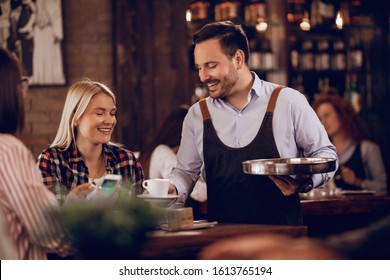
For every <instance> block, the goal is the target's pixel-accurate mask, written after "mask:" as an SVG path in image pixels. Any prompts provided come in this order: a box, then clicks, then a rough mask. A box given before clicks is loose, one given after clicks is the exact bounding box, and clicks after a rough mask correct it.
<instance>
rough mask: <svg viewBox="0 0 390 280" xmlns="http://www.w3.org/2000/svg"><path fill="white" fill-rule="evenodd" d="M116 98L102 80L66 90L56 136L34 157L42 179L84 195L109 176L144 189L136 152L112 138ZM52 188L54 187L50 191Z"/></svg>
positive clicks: (85, 82) (52, 184)
mask: <svg viewBox="0 0 390 280" xmlns="http://www.w3.org/2000/svg"><path fill="white" fill-rule="evenodd" d="M116 122H117V121H116V98H115V95H114V94H113V93H112V91H111V90H110V89H109V88H108V87H107V86H106V85H104V84H102V83H99V82H95V81H92V80H89V79H85V80H82V81H79V82H76V83H74V84H73V85H72V86H71V87H70V88H69V90H68V94H67V97H66V100H65V105H64V109H63V112H62V117H61V121H60V125H59V128H58V131H57V135H56V137H55V139H54V141H53V143H52V144H51V145H50V148H48V149H45V150H44V151H42V153H41V154H40V155H39V157H38V166H39V168H40V170H41V173H42V178H43V182H44V183H45V184H46V186H47V187H48V188H49V189H52V188H53V187H54V190H55V189H56V186H62V187H65V188H66V189H67V191H68V192H69V191H70V190H74V192H73V193H75V194H77V195H78V198H80V199H84V198H86V196H87V195H88V194H89V193H90V192H92V191H94V190H95V189H96V188H99V187H100V186H101V184H102V182H103V180H104V177H105V175H107V174H120V175H122V178H123V183H124V184H127V183H128V184H135V186H134V188H133V187H132V188H133V190H134V191H135V192H137V193H142V181H143V179H144V173H143V169H142V166H141V164H140V163H139V161H138V160H137V159H136V157H135V155H134V153H133V152H132V151H130V150H128V149H125V148H123V147H122V146H121V145H118V144H115V143H113V142H111V136H112V133H113V131H114V128H115V125H116ZM54 190H53V191H54Z"/></svg>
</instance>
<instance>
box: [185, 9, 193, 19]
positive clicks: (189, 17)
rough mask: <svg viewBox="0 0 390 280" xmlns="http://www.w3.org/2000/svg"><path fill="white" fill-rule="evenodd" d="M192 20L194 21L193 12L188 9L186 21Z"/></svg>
mask: <svg viewBox="0 0 390 280" xmlns="http://www.w3.org/2000/svg"><path fill="white" fill-rule="evenodd" d="M191 20H192V13H191V10H190V9H188V10H187V12H186V21H187V22H190V21H191Z"/></svg>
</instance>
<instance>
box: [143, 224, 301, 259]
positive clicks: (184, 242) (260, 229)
mask: <svg viewBox="0 0 390 280" xmlns="http://www.w3.org/2000/svg"><path fill="white" fill-rule="evenodd" d="M269 232H275V233H284V234H289V235H292V236H295V237H301V236H306V235H307V227H306V226H279V225H255V224H218V225H216V226H214V227H212V228H208V229H198V230H186V231H177V232H168V231H162V230H157V231H155V232H152V233H151V234H150V238H149V240H148V241H147V242H146V244H145V246H144V248H143V251H142V253H141V256H140V258H141V259H142V258H144V259H196V258H197V255H198V253H199V251H200V250H201V249H202V248H203V247H204V246H206V245H208V244H210V243H212V242H213V241H216V240H221V239H223V238H227V237H233V236H239V235H244V234H251V233H269Z"/></svg>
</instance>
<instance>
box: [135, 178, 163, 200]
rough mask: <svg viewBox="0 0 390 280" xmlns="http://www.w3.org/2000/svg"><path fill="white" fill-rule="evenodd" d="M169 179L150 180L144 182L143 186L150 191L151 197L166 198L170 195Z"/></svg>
mask: <svg viewBox="0 0 390 280" xmlns="http://www.w3.org/2000/svg"><path fill="white" fill-rule="evenodd" d="M169 184H170V181H169V179H148V180H144V181H143V182H142V186H143V187H144V188H145V189H147V190H148V192H149V194H150V196H155V197H164V196H167V195H168V189H169Z"/></svg>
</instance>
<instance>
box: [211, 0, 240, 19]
mask: <svg viewBox="0 0 390 280" xmlns="http://www.w3.org/2000/svg"><path fill="white" fill-rule="evenodd" d="M240 6H241V1H238V0H222V1H218V2H217V4H216V5H215V9H214V13H215V20H216V21H221V20H232V21H235V20H238V19H239V18H240Z"/></svg>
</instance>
